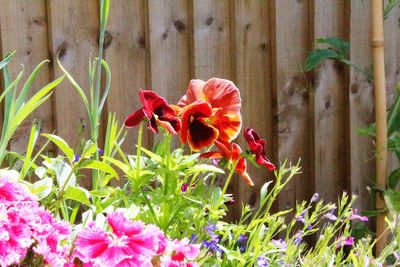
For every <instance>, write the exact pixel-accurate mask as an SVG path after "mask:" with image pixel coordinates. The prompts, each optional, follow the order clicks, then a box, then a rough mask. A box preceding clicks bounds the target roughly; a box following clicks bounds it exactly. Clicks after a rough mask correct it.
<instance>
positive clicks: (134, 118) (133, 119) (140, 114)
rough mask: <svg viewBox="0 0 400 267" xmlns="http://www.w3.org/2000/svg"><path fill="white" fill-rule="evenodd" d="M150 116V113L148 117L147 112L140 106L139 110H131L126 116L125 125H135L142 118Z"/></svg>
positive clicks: (130, 126)
mask: <svg viewBox="0 0 400 267" xmlns="http://www.w3.org/2000/svg"><path fill="white" fill-rule="evenodd" d="M151 116H152V114H151V115H150V117H148V112H147V110H146V108H141V109H139V110H136V111H135V112H133V113H132V114H130V115H128V116H127V117H126V119H125V127H127V128H132V127H135V126H137V125H138V124H139V123H140V122H141V121H142V120H144V118H148V119H150V118H151Z"/></svg>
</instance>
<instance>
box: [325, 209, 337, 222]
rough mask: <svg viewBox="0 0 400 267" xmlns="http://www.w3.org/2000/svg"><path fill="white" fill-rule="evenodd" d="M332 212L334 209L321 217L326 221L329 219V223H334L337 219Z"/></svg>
mask: <svg viewBox="0 0 400 267" xmlns="http://www.w3.org/2000/svg"><path fill="white" fill-rule="evenodd" d="M334 212H335V209H332V210H331V211H329V212H327V213H325V214H324V216H323V217H324V218H326V219H329V220H331V221H336V220H337V217H336V216H335V215H333V213H334Z"/></svg>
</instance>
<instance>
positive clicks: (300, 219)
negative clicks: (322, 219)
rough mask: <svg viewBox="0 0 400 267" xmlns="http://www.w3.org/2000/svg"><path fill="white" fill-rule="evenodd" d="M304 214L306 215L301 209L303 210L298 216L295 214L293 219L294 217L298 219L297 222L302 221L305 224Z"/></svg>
mask: <svg viewBox="0 0 400 267" xmlns="http://www.w3.org/2000/svg"><path fill="white" fill-rule="evenodd" d="M305 216H306V211H305V210H303V211H302V212H301V213H300V215H299V216H296V217H295V219H296V220H297V221H299V222H302V223H304V224H306V220H305V218H304V217H305Z"/></svg>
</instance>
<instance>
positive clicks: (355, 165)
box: [349, 0, 375, 211]
mask: <svg viewBox="0 0 400 267" xmlns="http://www.w3.org/2000/svg"><path fill="white" fill-rule="evenodd" d="M370 7H371V2H370V1H358V0H354V1H351V16H350V60H351V61H352V62H354V63H355V64H358V65H359V66H360V67H362V68H366V69H368V68H369V67H370V66H371V56H370V55H371V44H370V41H371V8H370ZM349 82H350V84H349V86H350V90H349V111H350V112H349V114H350V163H351V164H350V166H351V167H350V178H351V179H350V180H351V192H352V193H353V194H354V195H357V196H358V200H357V201H356V203H355V206H354V207H356V208H358V209H359V210H362V211H365V210H370V209H371V208H372V207H371V205H370V202H371V201H370V199H371V197H372V196H371V195H370V194H369V193H368V190H367V186H371V182H370V181H371V179H372V178H373V176H374V168H375V164H374V160H373V157H374V146H373V143H372V140H371V139H370V138H369V137H365V136H360V135H359V134H358V129H359V128H365V127H367V126H368V125H369V124H370V123H372V122H374V97H373V88H372V84H371V83H370V82H369V81H368V79H367V78H366V77H365V75H364V74H362V73H360V72H359V71H357V70H355V69H353V68H350V80H349Z"/></svg>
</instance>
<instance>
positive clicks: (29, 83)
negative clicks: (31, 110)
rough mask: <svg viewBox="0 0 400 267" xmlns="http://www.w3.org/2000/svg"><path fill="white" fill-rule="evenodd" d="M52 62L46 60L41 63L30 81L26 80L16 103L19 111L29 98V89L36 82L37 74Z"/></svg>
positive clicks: (30, 76)
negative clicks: (46, 64)
mask: <svg viewBox="0 0 400 267" xmlns="http://www.w3.org/2000/svg"><path fill="white" fill-rule="evenodd" d="M48 62H50V61H49V60H44V61H42V62H40V63H39V65H37V66H36V68H35V69H34V70H33V71H32V73H31V74H30V75H29V77H28V79H27V80H26V82H25V84H24V86H23V87H22V90H21V93H20V94H19V96H18V97H17V103H16V107H17V110H18V109H19V108H20V107H21V105H22V103H23V102H25V100H26V97H27V96H28V92H29V89H30V88H31V86H32V83H33V82H34V81H35V79H36V76H37V73H38V72H39V70H40V69H41V68H42V66H43V65H44V64H45V63H48Z"/></svg>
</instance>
